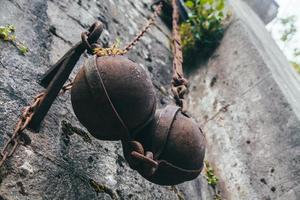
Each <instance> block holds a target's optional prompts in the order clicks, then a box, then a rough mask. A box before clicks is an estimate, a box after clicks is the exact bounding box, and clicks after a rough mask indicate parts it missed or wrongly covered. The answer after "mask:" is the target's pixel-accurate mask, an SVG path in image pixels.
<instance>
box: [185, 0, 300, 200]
mask: <svg viewBox="0 0 300 200" xmlns="http://www.w3.org/2000/svg"><path fill="white" fill-rule="evenodd" d="M231 5H232V7H231V9H232V11H233V13H234V15H233V19H232V21H231V23H230V25H229V26H228V28H227V30H226V32H225V35H224V38H223V40H222V42H221V44H220V46H219V47H218V49H217V50H216V51H215V53H214V54H213V56H212V57H211V58H210V59H209V60H208V62H207V63H206V64H203V65H201V66H200V67H199V68H198V69H197V70H196V71H194V72H193V73H192V74H191V75H190V77H189V80H191V83H192V85H191V86H190V88H191V92H190V94H189V105H190V111H191V112H192V113H193V115H194V116H196V118H197V119H198V121H199V124H201V126H202V127H203V130H204V132H205V134H206V138H207V143H208V150H207V154H206V156H207V159H208V160H209V161H211V163H213V166H214V168H215V170H216V171H217V174H218V176H219V177H220V180H221V181H220V187H221V190H222V194H223V198H225V199H230V200H233V199H234V200H241V199H251V200H261V199H265V200H267V199H272V200H274V199H278V200H279V199H289V200H297V199H299V198H300V187H299V184H300V177H299V176H300V165H299V163H300V116H299V115H300V109H299V108H300V104H299V100H300V76H299V75H298V74H297V73H296V71H294V70H293V68H292V67H291V66H290V64H289V62H288V61H287V59H286V58H285V56H284V55H283V53H282V52H281V50H280V49H279V48H278V46H277V45H276V43H275V42H274V41H273V39H272V38H271V35H270V34H269V33H268V32H267V30H266V29H265V28H264V24H263V23H262V21H261V20H260V19H259V18H258V16H257V15H256V14H255V13H254V12H253V11H252V10H251V9H250V8H249V7H248V6H247V5H246V4H245V3H244V2H242V1H238V0H232V1H231Z"/></svg>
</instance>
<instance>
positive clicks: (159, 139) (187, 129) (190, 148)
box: [123, 105, 205, 185]
mask: <svg viewBox="0 0 300 200" xmlns="http://www.w3.org/2000/svg"><path fill="white" fill-rule="evenodd" d="M158 113H159V114H156V116H155V120H154V122H152V123H150V125H149V126H148V127H146V129H145V130H144V131H145V132H146V134H144V136H145V137H147V140H148V141H146V144H144V143H145V140H143V139H140V140H139V141H135V142H134V143H133V144H126V143H123V148H124V155H125V158H126V159H127V161H128V162H129V164H130V166H131V167H132V168H133V169H136V170H137V171H138V172H139V173H140V174H141V175H142V176H143V177H144V178H146V179H147V180H149V181H151V182H153V183H156V184H160V185H175V184H179V183H182V182H184V181H189V180H192V179H194V178H196V177H197V176H198V175H199V174H200V172H201V170H202V168H203V160H204V155H205V137H204V135H203V133H202V132H201V130H200V129H199V127H198V126H197V124H196V123H195V122H194V121H193V120H192V119H191V118H190V117H188V116H186V115H184V114H183V113H182V112H181V111H180V108H179V107H177V106H170V105H169V106H167V107H166V108H164V109H163V110H160V111H158ZM149 140H151V142H150V144H149ZM130 145H131V146H130ZM143 147H145V149H143Z"/></svg>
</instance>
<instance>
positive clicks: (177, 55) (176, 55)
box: [172, 0, 188, 112]
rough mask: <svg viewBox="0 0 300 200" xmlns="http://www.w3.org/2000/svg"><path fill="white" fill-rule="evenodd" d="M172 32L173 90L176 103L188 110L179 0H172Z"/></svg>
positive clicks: (184, 110)
mask: <svg viewBox="0 0 300 200" xmlns="http://www.w3.org/2000/svg"><path fill="white" fill-rule="evenodd" d="M172 7H173V13H172V26H173V28H172V34H173V80H172V92H173V96H174V100H175V103H176V104H177V105H178V106H180V107H181V108H182V111H183V112H186V102H185V100H184V95H185V94H186V92H187V86H188V81H187V80H186V79H185V78H184V74H183V69H182V62H183V58H182V47H181V37H180V34H179V26H178V22H179V10H178V5H177V0H172Z"/></svg>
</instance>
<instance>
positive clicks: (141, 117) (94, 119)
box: [71, 56, 156, 140]
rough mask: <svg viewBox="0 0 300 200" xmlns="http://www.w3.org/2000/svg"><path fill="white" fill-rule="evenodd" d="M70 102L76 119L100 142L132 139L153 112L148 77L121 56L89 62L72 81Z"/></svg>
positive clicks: (91, 59)
mask: <svg viewBox="0 0 300 200" xmlns="http://www.w3.org/2000/svg"><path fill="white" fill-rule="evenodd" d="M71 101H72V106H73V109H74V112H75V114H76V116H77V118H78V120H79V121H80V122H81V123H82V124H83V125H84V126H85V127H86V128H87V129H88V131H89V132H90V133H91V134H92V135H93V136H94V137H95V138H97V139H101V140H120V139H127V140H128V138H131V137H134V136H135V134H136V133H137V132H138V131H139V130H140V129H142V128H143V127H144V126H146V125H147V124H148V123H149V122H150V121H151V120H152V119H153V116H154V113H155V109H156V98H155V92H154V88H153V85H152V82H151V80H150V77H149V76H148V75H147V73H146V71H145V70H144V69H143V68H142V67H140V66H139V65H137V64H136V63H134V62H132V61H131V60H129V59H127V58H126V57H124V56H104V57H96V56H95V57H93V58H90V59H88V61H87V62H86V63H85V64H84V66H83V67H82V68H81V70H80V71H79V72H78V74H77V76H76V78H75V80H74V83H73V86H72V91H71Z"/></svg>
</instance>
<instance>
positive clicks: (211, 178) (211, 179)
mask: <svg viewBox="0 0 300 200" xmlns="http://www.w3.org/2000/svg"><path fill="white" fill-rule="evenodd" d="M205 172H206V175H205V178H206V180H207V183H208V184H209V185H211V186H216V185H217V184H218V181H219V178H218V177H217V176H216V175H215V173H214V169H213V168H212V167H211V166H210V164H209V162H208V161H205Z"/></svg>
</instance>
